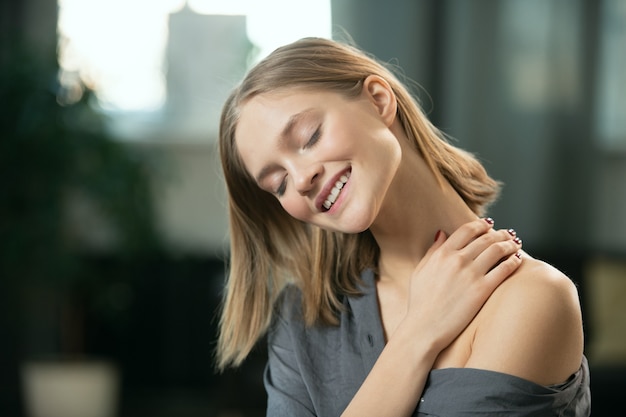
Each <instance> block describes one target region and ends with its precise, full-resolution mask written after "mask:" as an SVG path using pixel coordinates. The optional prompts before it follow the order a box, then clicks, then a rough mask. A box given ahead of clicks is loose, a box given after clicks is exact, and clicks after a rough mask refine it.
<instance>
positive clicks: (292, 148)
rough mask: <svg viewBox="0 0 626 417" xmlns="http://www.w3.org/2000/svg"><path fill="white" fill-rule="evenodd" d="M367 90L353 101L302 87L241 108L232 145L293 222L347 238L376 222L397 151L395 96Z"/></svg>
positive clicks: (255, 99) (396, 161)
mask: <svg viewBox="0 0 626 417" xmlns="http://www.w3.org/2000/svg"><path fill="white" fill-rule="evenodd" d="M370 84H371V83H366V84H364V88H363V92H362V93H361V94H360V96H359V97H358V98H356V99H346V98H344V97H343V96H342V95H339V94H336V93H331V92H321V91H311V90H304V89H300V90H295V91H294V90H290V91H282V92H278V93H271V94H262V95H258V96H255V97H253V98H252V99H250V100H249V101H247V102H246V103H245V104H244V105H243V107H242V108H241V113H240V119H239V123H238V126H237V130H236V134H235V140H236V146H237V149H238V151H239V153H240V155H241V158H242V160H243V163H244V165H245V168H246V169H247V171H248V172H249V173H250V175H251V176H252V177H253V178H254V179H255V180H256V182H257V184H258V186H259V187H260V188H261V189H263V190H265V191H267V192H269V193H272V194H273V195H274V196H276V198H278V200H279V201H280V203H281V205H282V206H283V208H284V209H285V210H286V211H287V213H289V214H290V215H291V216H293V217H295V218H296V219H299V220H302V221H304V222H307V223H311V224H314V225H317V226H319V227H322V228H324V229H329V230H334V231H341V232H344V233H357V232H361V231H363V230H365V229H367V228H368V227H370V225H371V224H372V222H373V221H374V220H375V219H376V216H377V214H378V212H379V211H380V207H381V205H382V203H383V200H384V198H385V195H386V193H387V190H388V188H389V185H390V183H391V181H392V179H393V177H394V174H395V172H396V169H397V167H398V164H399V161H400V153H401V152H400V144H399V143H398V139H397V138H396V137H395V136H394V134H393V133H392V132H391V130H390V129H389V127H390V125H391V122H390V120H393V119H395V98H394V97H393V94H391V95H390V96H389V94H388V93H389V92H390V91H389V92H387V93H385V92H384V91H382V92H381V91H380V89H381V88H385V87H388V86H386V84H384V83H382V85H376V86H374V88H369V87H370ZM390 106H391V107H392V108H391V107H390ZM389 112H393V117H391V116H389V115H388V113H389Z"/></svg>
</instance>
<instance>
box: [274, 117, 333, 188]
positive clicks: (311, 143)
mask: <svg viewBox="0 0 626 417" xmlns="http://www.w3.org/2000/svg"><path fill="white" fill-rule="evenodd" d="M321 136H322V127H321V126H318V127H317V129H315V132H313V134H312V135H311V138H310V139H309V140H308V142H307V143H306V144H305V145H304V149H310V148H312V147H313V146H315V145H316V144H317V142H318V141H319V140H320V137H321ZM286 188H287V177H285V178H283V180H282V182H281V183H280V185H279V186H278V188H277V189H276V191H275V193H276V195H277V196H278V197H282V196H283V195H284V194H285V189H286Z"/></svg>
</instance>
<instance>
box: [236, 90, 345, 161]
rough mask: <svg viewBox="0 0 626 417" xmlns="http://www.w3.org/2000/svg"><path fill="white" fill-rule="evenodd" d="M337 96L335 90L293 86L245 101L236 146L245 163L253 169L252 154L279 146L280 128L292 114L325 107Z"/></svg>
mask: <svg viewBox="0 0 626 417" xmlns="http://www.w3.org/2000/svg"><path fill="white" fill-rule="evenodd" d="M337 100H339V95H338V94H336V93H331V92H327V91H311V90H306V89H294V90H290V91H279V92H272V93H264V94H259V95H257V96H254V97H252V98H251V99H249V100H247V101H245V102H244V103H243V104H242V105H241V108H240V112H239V120H238V122H237V128H236V130H235V146H236V148H237V150H238V152H239V154H240V155H241V157H242V159H243V162H244V164H245V165H246V167H247V168H248V169H250V168H251V167H250V166H249V165H250V161H251V160H253V159H256V158H251V157H252V156H254V155H258V153H259V152H262V151H263V150H264V149H268V148H269V149H272V148H275V147H276V144H277V141H278V140H279V138H280V136H281V132H282V131H283V129H284V128H285V127H286V126H287V125H288V123H289V122H290V119H292V118H293V116H295V115H297V114H300V113H302V112H308V111H309V110H311V111H312V113H314V112H315V111H316V110H317V111H320V110H321V109H326V108H328V107H330V106H332V103H333V102H335V101H337Z"/></svg>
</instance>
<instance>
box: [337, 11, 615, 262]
mask: <svg viewBox="0 0 626 417" xmlns="http://www.w3.org/2000/svg"><path fill="white" fill-rule="evenodd" d="M599 7H600V2H596V1H589V0H576V1H560V0H553V1H543V0H530V1H524V2H515V1H506V0H503V1H500V0H482V1H473V2H468V1H463V0H444V1H433V0H421V1H410V0H396V1H392V2H377V1H374V0H366V1H361V0H336V1H334V2H333V23H334V25H335V30H339V31H340V32H341V30H345V31H347V32H348V33H349V34H350V35H351V36H352V38H353V39H354V41H355V43H356V44H357V45H359V46H361V47H363V48H364V49H366V50H369V51H370V52H372V53H373V54H374V55H376V56H378V57H379V58H381V59H382V60H384V61H390V62H398V63H399V64H400V66H401V67H402V68H404V69H405V72H406V74H407V75H408V76H409V77H411V78H412V79H413V80H415V81H417V82H418V83H420V84H421V85H422V86H423V87H424V89H425V90H426V92H427V93H428V94H423V97H426V99H424V98H422V102H423V106H424V108H425V110H426V111H427V112H428V113H429V116H430V117H431V119H432V120H433V121H434V122H435V124H436V125H437V126H438V127H440V128H441V129H443V130H444V131H445V132H446V133H449V134H451V135H452V136H453V137H454V138H455V140H457V141H458V145H460V146H461V147H463V148H465V149H467V150H469V151H471V152H475V153H476V154H477V155H478V156H479V157H480V158H481V159H482V160H483V162H484V163H485V165H486V167H487V169H488V171H489V172H490V173H491V174H492V175H493V176H494V177H495V178H497V179H499V180H501V181H503V182H504V184H505V187H504V191H503V195H502V197H501V199H500V200H499V201H498V202H497V203H496V204H495V206H494V207H493V208H492V210H491V213H490V214H491V215H492V216H493V217H494V218H495V219H496V221H497V222H498V224H499V225H501V226H502V227H514V228H516V229H518V230H519V231H520V233H521V234H522V236H523V238H524V241H525V244H526V247H527V248H533V247H534V248H541V249H555V248H556V249H558V250H574V251H580V250H584V251H587V250H591V251H603V252H604V251H610V252H620V253H624V251H626V216H624V215H623V213H626V184H625V183H624V181H623V179H624V178H626V159H625V158H624V154H619V153H617V152H608V151H606V150H604V149H602V147H601V146H600V143H601V140H600V138H598V135H597V130H596V129H594V126H593V112H594V111H595V108H594V103H595V102H596V100H597V97H596V96H595V93H596V91H595V90H594V88H595V86H596V78H595V77H596V72H597V63H598V56H597V52H598V50H599V46H598V44H597V42H598V30H599V27H598V13H599ZM428 96H430V100H429V99H428ZM624 114H625V115H626V109H624Z"/></svg>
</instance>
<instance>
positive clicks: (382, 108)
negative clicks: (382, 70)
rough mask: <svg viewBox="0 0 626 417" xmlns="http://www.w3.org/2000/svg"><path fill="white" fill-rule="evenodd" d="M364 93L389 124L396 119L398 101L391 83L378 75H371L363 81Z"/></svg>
mask: <svg viewBox="0 0 626 417" xmlns="http://www.w3.org/2000/svg"><path fill="white" fill-rule="evenodd" d="M363 93H364V94H366V95H367V97H368V98H369V99H370V100H371V101H372V103H373V104H374V105H375V106H376V109H377V110H378V114H379V115H380V117H381V118H382V119H383V121H384V122H385V124H386V125H387V126H391V124H392V123H393V122H394V120H395V119H396V111H397V110H398V102H397V100H396V95H395V93H394V92H393V90H392V88H391V86H390V85H389V83H388V82H387V81H386V80H385V79H384V78H382V77H380V76H378V75H370V76H368V77H367V78H366V79H365V80H364V81H363Z"/></svg>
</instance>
